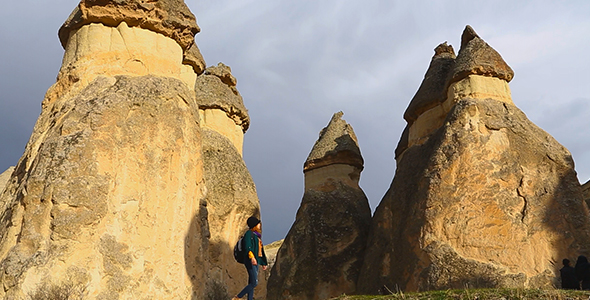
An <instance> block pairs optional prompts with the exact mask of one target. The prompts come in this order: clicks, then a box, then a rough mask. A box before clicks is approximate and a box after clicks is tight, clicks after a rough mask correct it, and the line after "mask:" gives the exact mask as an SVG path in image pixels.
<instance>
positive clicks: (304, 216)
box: [267, 112, 371, 299]
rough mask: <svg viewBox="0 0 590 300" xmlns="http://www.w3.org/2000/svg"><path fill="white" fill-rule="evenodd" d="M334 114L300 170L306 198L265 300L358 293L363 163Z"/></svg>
mask: <svg viewBox="0 0 590 300" xmlns="http://www.w3.org/2000/svg"><path fill="white" fill-rule="evenodd" d="M341 118H342V113H341V112H340V113H337V114H335V115H334V116H333V117H332V120H331V121H330V123H329V124H328V126H327V127H326V128H324V129H323V130H322V131H321V132H320V138H319V139H318V141H317V142H316V143H315V145H314V147H313V149H312V151H311V153H310V154H309V156H308V158H307V161H306V162H305V165H304V174H305V194H304V195H303V200H302V201H301V206H300V207H299V210H298V211H297V216H296V219H295V223H293V225H292V226H291V229H290V230H289V233H288V234H287V237H286V238H285V241H284V242H283V245H282V246H281V248H280V249H279V252H278V254H277V258H276V263H275V265H274V266H273V268H272V270H271V275H270V278H269V279H268V287H267V291H268V295H267V299H328V298H331V297H335V296H339V295H341V294H343V293H345V294H352V293H354V292H355V290H356V280H357V277H358V274H359V271H360V267H361V265H362V258H363V252H364V250H365V244H366V240H367V233H368V230H369V224H370V220H371V211H370V209H369V204H368V200H367V197H366V196H365V194H364V192H363V191H362V189H361V188H360V187H359V185H358V182H359V179H360V173H361V171H362V169H363V158H362V156H361V153H360V149H359V147H358V142H357V139H356V136H355V134H354V131H353V130H352V127H351V126H350V125H349V124H347V123H346V122H345V121H344V120H342V119H341Z"/></svg>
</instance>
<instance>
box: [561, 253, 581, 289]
mask: <svg viewBox="0 0 590 300" xmlns="http://www.w3.org/2000/svg"><path fill="white" fill-rule="evenodd" d="M562 263H563V268H561V270H559V274H560V277H561V288H562V289H564V290H579V289H580V281H579V280H578V278H577V277H576V269H574V268H573V267H572V266H570V260H569V259H567V258H564V259H563V261H562Z"/></svg>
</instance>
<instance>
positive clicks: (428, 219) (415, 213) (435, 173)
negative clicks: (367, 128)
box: [358, 27, 590, 294]
mask: <svg viewBox="0 0 590 300" xmlns="http://www.w3.org/2000/svg"><path fill="white" fill-rule="evenodd" d="M473 32H474V31H472V30H471V29H470V28H469V27H468V28H467V29H466V34H464V39H463V45H462V49H461V50H460V51H459V55H458V56H457V59H456V64H455V66H456V70H457V71H456V72H453V74H460V73H461V72H462V71H461V70H466V69H470V70H479V71H481V70H484V71H485V72H484V71H482V72H481V73H479V71H477V72H472V73H469V75H467V77H464V78H463V79H460V80H459V81H455V82H452V81H449V83H448V85H449V86H448V87H447V89H448V93H447V99H446V100H445V103H444V105H443V106H441V107H440V108H438V109H439V111H438V113H442V114H443V119H442V121H440V118H439V117H437V118H432V117H431V116H426V118H425V114H428V111H427V112H424V113H423V114H422V115H420V116H418V119H417V121H415V122H414V124H413V125H412V127H413V126H416V124H417V123H418V122H422V125H423V126H426V127H429V128H430V130H429V131H428V132H427V134H424V135H423V136H421V137H420V138H421V140H420V141H419V142H414V143H412V127H410V130H409V131H410V133H409V135H410V138H409V139H410V143H409V144H408V146H407V147H406V149H405V150H404V151H403V153H401V155H398V161H397V169H396V173H395V177H394V179H393V182H392V184H391V186H390V188H389V190H388V191H387V193H386V194H385V196H384V198H383V200H382V201H381V203H380V204H379V206H378V207H377V209H376V211H375V214H374V217H373V220H372V225H371V232H370V235H369V241H368V245H367V251H366V253H365V258H364V265H363V267H362V271H361V274H360V277H359V281H358V291H359V292H360V293H367V294H378V293H389V292H391V291H397V290H401V291H423V290H433V289H449V288H465V287H473V288H479V287H481V288H483V287H539V288H549V287H551V286H554V285H555V284H556V283H557V278H558V277H559V272H558V269H559V267H560V264H559V262H560V261H561V260H562V259H563V258H570V259H574V258H575V257H576V256H577V255H579V254H586V255H588V254H590V226H589V224H588V222H589V220H590V219H589V212H588V207H587V205H586V204H585V202H584V198H583V195H582V188H581V186H580V184H579V182H578V180H577V178H576V173H575V170H574V164H573V160H572V157H571V154H570V153H569V151H568V150H567V149H566V148H565V147H563V146H562V145H560V144H559V143H558V142H557V141H556V140H555V139H554V138H553V137H551V136H550V135H549V134H547V133H546V132H545V131H543V130H542V129H540V128H539V127H537V126H536V125H535V124H533V123H532V122H531V121H530V120H528V119H527V117H526V115H525V114H524V113H523V112H522V111H521V110H519V109H518V108H517V107H516V106H515V105H514V103H513V102H512V100H511V96H510V94H509V89H507V88H504V87H505V86H504V84H507V80H509V79H510V78H511V77H512V75H509V74H511V73H510V72H507V70H509V67H508V68H506V66H507V64H506V63H505V62H503V61H499V60H498V59H499V57H500V56H499V54H498V55H496V54H497V52H495V50H493V49H492V48H491V47H489V46H487V44H485V42H483V41H482V40H481V39H480V38H478V37H473V34H472V33H473ZM474 41H475V42H474ZM474 43H475V44H474ZM482 45H484V46H485V47H483V46H482ZM476 46H477V47H476ZM480 46H482V47H481V48H478V47H480ZM473 49H478V50H477V51H476V53H477V55H475V56H473V57H475V58H476V59H467V58H464V57H463V56H467V55H471V54H470V51H471V50H473ZM492 50H493V51H492ZM482 51H483V52H482ZM486 51H487V53H486ZM500 59H501V58H500ZM463 61H469V62H470V63H471V65H470V67H469V68H464V66H465V65H466V64H464V63H462V62H463ZM456 78H458V77H456ZM502 82H503V83H502ZM421 119H422V120H421ZM428 121H430V122H431V123H430V124H429V123H428ZM400 144H402V142H401V141H400ZM402 148H403V147H402Z"/></svg>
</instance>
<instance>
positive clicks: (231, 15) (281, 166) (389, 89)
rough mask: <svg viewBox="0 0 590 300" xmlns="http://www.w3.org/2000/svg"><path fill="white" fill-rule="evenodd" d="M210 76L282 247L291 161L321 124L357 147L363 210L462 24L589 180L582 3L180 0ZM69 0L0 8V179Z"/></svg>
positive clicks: (587, 36) (295, 190)
mask: <svg viewBox="0 0 590 300" xmlns="http://www.w3.org/2000/svg"><path fill="white" fill-rule="evenodd" d="M186 2H187V4H188V5H189V7H190V8H191V9H192V11H193V13H194V14H195V15H196V16H197V22H198V23H199V25H200V27H201V29H202V31H201V33H199V34H198V35H197V37H196V40H197V43H198V45H199V47H200V49H201V51H202V53H203V55H204V57H205V59H206V61H207V64H208V65H214V64H217V63H218V62H224V63H225V64H227V65H229V66H231V67H232V70H233V74H234V75H235V76H236V77H237V78H238V89H239V90H240V92H241V94H242V96H243V97H244V102H245V104H246V106H247V107H248V109H249V112H250V116H251V119H252V125H251V127H250V130H249V131H248V132H247V134H246V136H245V145H244V158H245V161H246V163H247V165H248V167H249V169H250V172H251V173H252V176H253V178H254V181H255V183H256V186H257V189H258V195H259V197H260V202H261V205H262V217H263V223H264V225H265V226H264V228H265V240H266V241H270V240H276V239H280V238H282V237H284V235H285V234H286V233H287V231H288V229H289V227H290V226H291V224H292V222H293V220H294V218H295V213H296V211H297V208H298V207H299V204H300V201H301V197H302V195H303V173H302V168H303V162H304V161H305V159H306V157H307V155H308V153H309V151H310V150H311V147H312V146H313V144H314V142H315V140H316V139H317V137H318V132H319V131H320V130H321V129H322V128H323V127H324V126H325V125H326V124H327V123H328V121H329V120H330V117H331V116H332V114H333V113H335V112H337V111H340V110H342V111H343V112H344V119H345V120H346V121H348V122H349V123H350V124H351V125H352V126H353V127H354V130H355V132H356V134H357V136H358V139H359V143H360V146H361V151H362V153H363V156H364V159H365V170H364V171H363V173H362V176H361V186H362V188H363V189H364V191H365V193H366V194H367V196H368V198H369V202H370V205H371V208H372V209H375V207H376V206H377V205H378V204H379V201H380V200H381V197H382V196H383V194H384V193H385V192H386V191H387V189H388V187H389V185H390V183H391V180H392V178H393V174H394V171H395V161H394V159H393V151H394V149H395V146H396V145H397V141H398V139H399V137H400V135H401V132H402V130H403V127H404V126H405V122H404V120H403V119H402V115H403V112H404V110H405V108H406V106H407V105H408V103H409V101H410V99H411V98H412V96H413V95H414V93H415V92H416V90H417V88H418V86H419V85H420V82H421V80H422V78H423V76H424V73H425V71H426V68H427V67H428V64H429V62H430V58H431V57H432V55H433V49H434V47H436V46H437V45H438V44H439V43H441V42H444V41H448V42H449V43H450V44H452V45H453V46H454V47H455V50H456V51H458V48H459V45H460V37H461V32H462V31H463V28H464V27H465V25H466V24H470V25H472V26H473V27H474V28H475V30H476V31H477V32H478V33H479V35H480V36H481V37H482V38H483V39H484V40H486V41H487V42H488V43H489V44H490V45H491V46H492V47H494V48H495V49H496V50H498V52H500V53H501V54H502V56H503V57H504V59H505V60H506V62H508V64H509V65H510V66H511V67H512V68H513V69H514V71H515V78H514V80H513V81H512V82H511V84H510V86H511V89H512V96H513V100H514V102H515V104H516V105H517V106H518V107H519V108H521V109H522V110H523V111H524V112H525V113H526V114H527V116H528V117H529V118H530V119H531V120H532V121H533V122H535V123H536V124H537V125H539V126H540V127H541V128H543V129H544V130H546V131H547V132H549V133H550V134H551V135H553V136H554V137H555V138H556V139H557V140H558V141H559V142H561V143H562V144H563V145H565V146H566V147H567V148H568V149H569V150H570V151H571V152H572V155H573V157H574V160H575V162H576V168H577V172H578V177H579V179H580V181H581V182H582V183H584V182H586V181H588V179H590V130H589V129H588V128H590V75H589V70H590V59H589V56H588V51H589V50H590V18H589V17H588V16H590V2H589V1H567V2H566V1H514V0H511V1H393V0H391V1H385V0H383V1H380V0H364V1H338V0H322V1H316V0H313V1H309V0H298V1H284V0H206V1H203V0H199V1H198V0H186ZM77 3H78V1H77V0H19V1H7V2H6V3H3V5H2V9H1V10H0V45H1V46H0V172H2V171H3V170H5V169H6V168H8V167H9V166H12V165H15V164H16V163H17V162H18V160H19V158H20V156H21V155H22V153H23V150H24V147H25V144H26V143H27V141H28V139H29V136H30V134H31V131H32V129H33V125H34V123H35V121H36V119H37V117H38V116H39V113H40V108H41V101H42V100H43V95H44V93H45V91H46V90H47V88H48V87H49V86H50V85H51V84H53V83H54V82H55V77H56V75H57V72H58V70H59V67H60V64H61V58H62V55H63V49H62V48H61V46H60V43H59V40H58V38H57V30H58V28H59V27H60V26H61V24H62V22H63V21H64V20H65V19H66V18H67V16H68V15H69V13H70V12H71V10H72V9H73V8H74V7H75V6H76V5H77Z"/></svg>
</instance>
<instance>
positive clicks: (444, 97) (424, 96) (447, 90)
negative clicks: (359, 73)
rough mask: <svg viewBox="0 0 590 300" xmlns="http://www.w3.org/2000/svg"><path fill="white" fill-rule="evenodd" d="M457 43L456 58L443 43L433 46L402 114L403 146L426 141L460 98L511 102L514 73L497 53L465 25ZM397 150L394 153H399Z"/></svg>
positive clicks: (511, 103) (400, 152)
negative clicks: (428, 62) (405, 134)
mask: <svg viewBox="0 0 590 300" xmlns="http://www.w3.org/2000/svg"><path fill="white" fill-rule="evenodd" d="M461 45H462V47H461V50H460V51H459V55H458V56H457V58H456V59H453V58H454V57H453V56H454V54H453V52H452V48H450V50H449V47H450V46H447V45H446V43H445V44H441V45H439V46H438V47H437V48H436V49H438V51H437V50H436V49H435V52H436V53H435V56H434V57H433V59H432V62H431V65H430V67H429V69H428V71H427V72H426V75H425V77H424V81H423V82H422V84H421V86H420V88H419V89H418V91H417V92H416V95H415V96H414V98H413V99H412V101H411V102H410V105H409V106H408V109H407V110H406V113H405V114H404V118H405V119H406V120H407V122H408V141H407V147H411V146H413V145H419V144H421V143H424V142H425V141H426V140H428V138H429V137H430V135H431V134H432V133H433V132H434V131H435V130H437V129H438V128H440V127H441V126H442V125H443V123H444V120H445V118H446V116H447V114H448V113H449V111H450V110H451V108H452V107H453V106H454V105H455V104H456V103H457V102H458V101H459V100H461V99H465V98H473V99H495V100H499V101H502V102H505V103H507V104H510V105H514V103H513V102H512V96H511V93H510V87H509V86H508V82H509V81H510V80H511V79H512V78H513V77H514V72H513V71H512V69H511V68H510V66H508V64H506V62H504V60H503V59H502V57H501V56H500V54H499V53H498V52H497V51H496V50H494V49H493V48H492V47H490V46H489V45H488V44H487V43H486V42H484V41H483V40H482V39H481V38H480V37H479V36H477V34H476V33H475V31H474V30H473V28H471V26H469V25H467V27H466V28H465V30H464V31H463V35H462V43H461ZM441 46H443V47H442V48H441ZM442 82H445V84H444V85H443V84H442ZM402 145H405V143H402ZM407 147H406V148H407ZM401 150H402V148H399V150H397V151H396V152H399V154H400V155H401V154H402V153H403V151H401ZM400 155H397V154H396V157H398V156H400Z"/></svg>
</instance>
